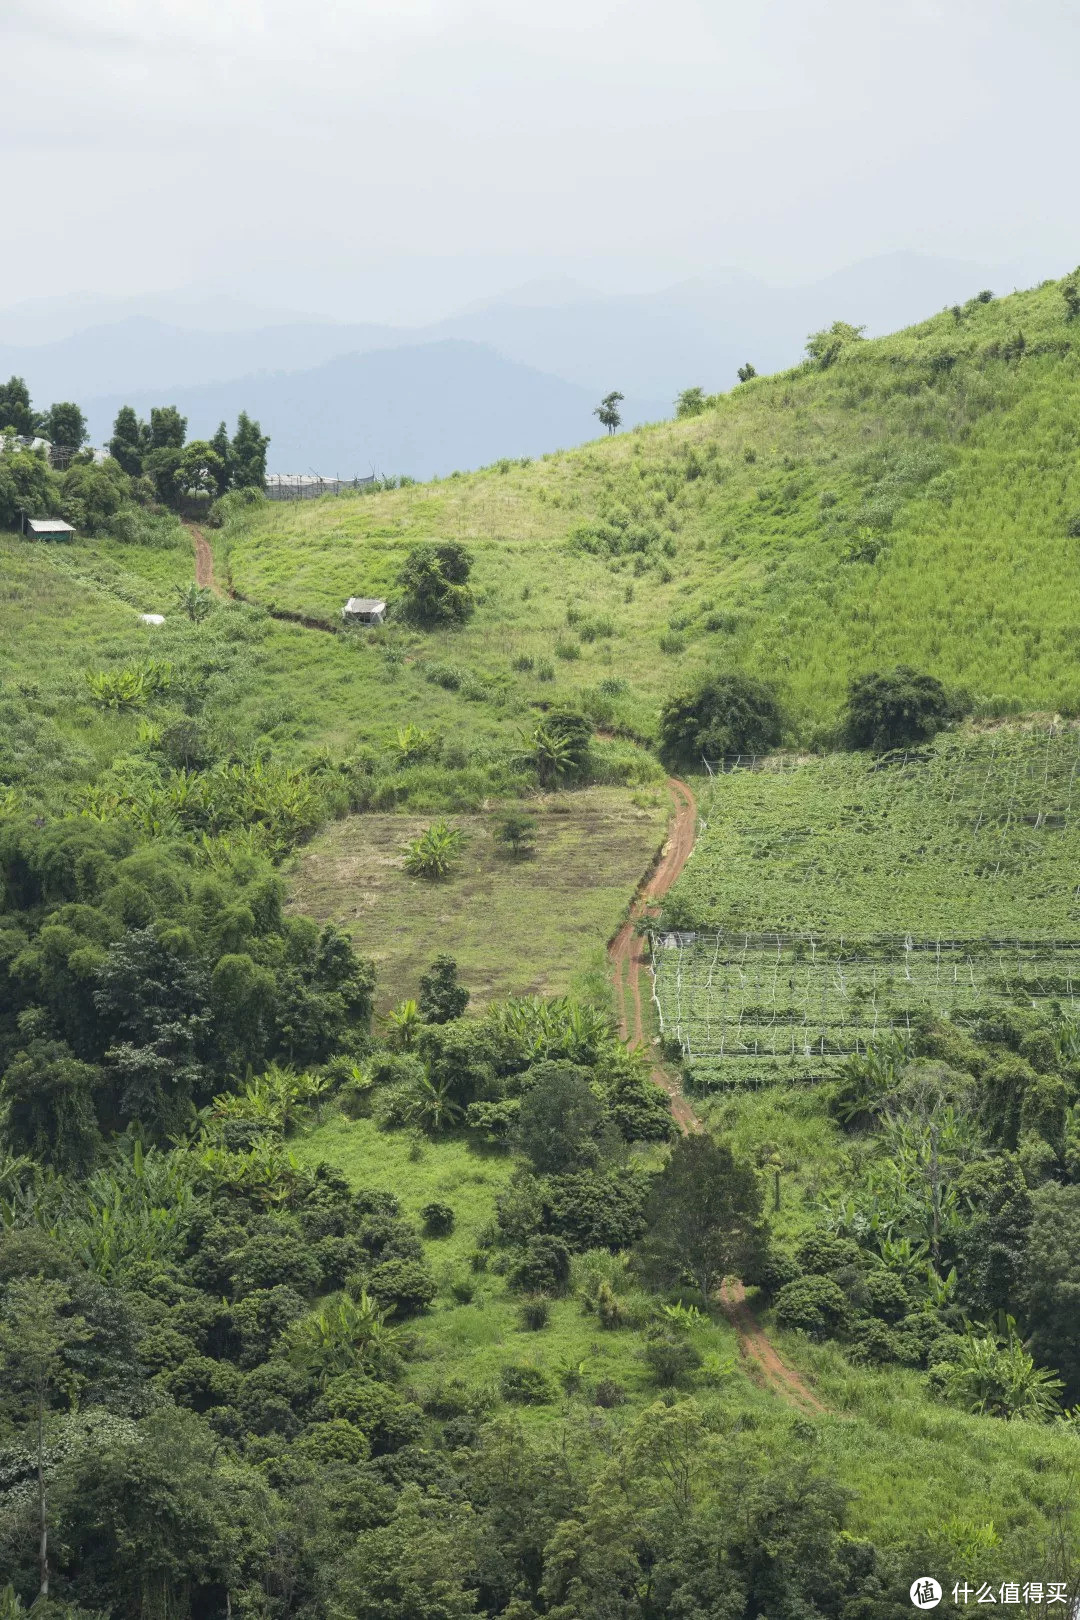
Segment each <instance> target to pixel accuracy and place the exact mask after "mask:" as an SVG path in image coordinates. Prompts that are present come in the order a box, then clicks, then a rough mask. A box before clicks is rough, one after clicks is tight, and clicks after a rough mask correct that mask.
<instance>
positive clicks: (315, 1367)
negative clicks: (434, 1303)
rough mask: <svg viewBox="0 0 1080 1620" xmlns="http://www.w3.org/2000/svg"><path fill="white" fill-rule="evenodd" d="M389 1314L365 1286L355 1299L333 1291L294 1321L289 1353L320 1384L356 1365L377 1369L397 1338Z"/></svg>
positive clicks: (394, 1345)
mask: <svg viewBox="0 0 1080 1620" xmlns="http://www.w3.org/2000/svg"><path fill="white" fill-rule="evenodd" d="M389 1315H390V1311H387V1310H383V1309H382V1308H381V1307H380V1306H378V1305H377V1304H376V1303H375V1301H374V1300H373V1299H372V1297H371V1295H370V1294H368V1293H367V1291H366V1290H362V1291H361V1294H360V1298H359V1299H352V1298H350V1296H349V1295H348V1294H337V1295H335V1296H334V1298H333V1299H330V1300H327V1302H326V1303H325V1304H324V1305H322V1306H320V1308H319V1309H318V1310H317V1311H314V1312H313V1313H312V1314H311V1316H307V1317H305V1318H304V1320H303V1321H301V1322H298V1323H297V1324H296V1326H295V1328H294V1329H293V1330H292V1333H291V1335H290V1344H289V1350H290V1354H291V1357H292V1359H293V1360H294V1361H295V1362H297V1363H298V1364H299V1365H300V1366H302V1367H305V1368H307V1369H308V1370H309V1371H310V1372H312V1373H313V1374H314V1375H315V1377H316V1378H317V1379H318V1381H319V1383H320V1384H326V1383H327V1382H328V1381H329V1380H330V1379H331V1378H336V1377H337V1376H338V1375H339V1374H340V1373H346V1372H351V1371H352V1369H353V1368H354V1367H358V1366H367V1367H369V1368H371V1369H372V1370H379V1369H380V1368H382V1367H383V1366H384V1364H385V1363H386V1362H387V1360H388V1359H389V1358H390V1357H391V1356H392V1355H393V1354H394V1352H395V1350H396V1349H397V1346H398V1344H399V1342H400V1339H401V1330H400V1329H399V1328H392V1327H389V1326H387V1317H388V1316H389Z"/></svg>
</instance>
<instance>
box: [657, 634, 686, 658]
mask: <svg viewBox="0 0 1080 1620" xmlns="http://www.w3.org/2000/svg"><path fill="white" fill-rule="evenodd" d="M659 647H660V651H661V652H662V653H668V654H669V655H670V656H671V657H674V656H675V655H676V654H678V653H681V652H685V651H686V637H685V636H683V635H680V634H679V632H678V630H665V631H664V632H663V634H662V635H661V637H660V640H659Z"/></svg>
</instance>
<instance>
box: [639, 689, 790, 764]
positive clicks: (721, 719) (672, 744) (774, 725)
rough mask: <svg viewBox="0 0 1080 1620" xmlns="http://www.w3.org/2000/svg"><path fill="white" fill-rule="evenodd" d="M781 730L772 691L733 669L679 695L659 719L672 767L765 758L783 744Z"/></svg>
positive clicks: (671, 701) (780, 715) (668, 702)
mask: <svg viewBox="0 0 1080 1620" xmlns="http://www.w3.org/2000/svg"><path fill="white" fill-rule="evenodd" d="M782 727H783V715H782V713H781V710H780V705H779V703H778V701H777V697H776V693H775V692H774V690H773V688H772V687H771V686H770V685H769V684H768V683H767V682H765V681H759V680H756V679H754V677H752V676H750V675H741V674H739V673H737V672H735V671H732V672H731V673H724V674H720V675H711V676H708V677H706V679H705V680H703V681H700V682H699V683H698V685H697V686H695V687H691V688H689V689H688V690H686V691H683V692H680V693H677V694H675V695H674V696H672V697H670V698H669V699H668V701H667V702H666V703H665V705H664V707H663V710H662V712H661V715H660V736H661V743H662V750H663V753H664V755H665V757H666V758H667V759H669V760H670V761H672V762H673V763H674V762H678V761H680V760H698V759H701V758H702V757H704V758H706V759H722V758H723V757H724V755H725V754H764V753H765V752H767V750H768V749H770V748H773V747H775V745H776V744H777V743H778V742H779V741H780V735H781V730H782Z"/></svg>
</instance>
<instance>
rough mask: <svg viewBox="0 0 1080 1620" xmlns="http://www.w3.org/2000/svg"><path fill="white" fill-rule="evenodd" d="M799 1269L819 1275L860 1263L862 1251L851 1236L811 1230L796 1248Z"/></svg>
mask: <svg viewBox="0 0 1080 1620" xmlns="http://www.w3.org/2000/svg"><path fill="white" fill-rule="evenodd" d="M796 1258H797V1259H798V1262H799V1266H800V1268H801V1270H803V1271H808V1272H812V1273H815V1274H818V1275H821V1276H825V1275H827V1274H828V1273H831V1272H835V1271H843V1270H844V1269H845V1268H846V1267H848V1266H858V1265H861V1264H862V1260H863V1253H862V1250H861V1249H860V1248H859V1245H858V1244H857V1243H856V1242H854V1240H853V1239H852V1238H842V1237H835V1236H834V1235H833V1234H832V1233H831V1232H812V1233H811V1234H810V1236H809V1237H807V1238H804V1239H803V1241H802V1242H801V1243H800V1244H799V1247H798V1249H797V1250H796Z"/></svg>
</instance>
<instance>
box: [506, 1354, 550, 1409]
mask: <svg viewBox="0 0 1080 1620" xmlns="http://www.w3.org/2000/svg"><path fill="white" fill-rule="evenodd" d="M499 1388H500V1390H501V1391H502V1396H503V1400H505V1401H513V1402H514V1403H515V1404H516V1405H518V1406H545V1405H546V1404H547V1403H548V1402H549V1401H552V1400H554V1398H555V1386H554V1384H553V1383H552V1381H551V1379H550V1378H549V1377H548V1375H547V1373H546V1372H545V1371H544V1369H543V1367H530V1366H528V1365H525V1364H519V1365H513V1364H511V1365H510V1366H508V1367H504V1368H503V1369H502V1371H501V1373H500V1374H499Z"/></svg>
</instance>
